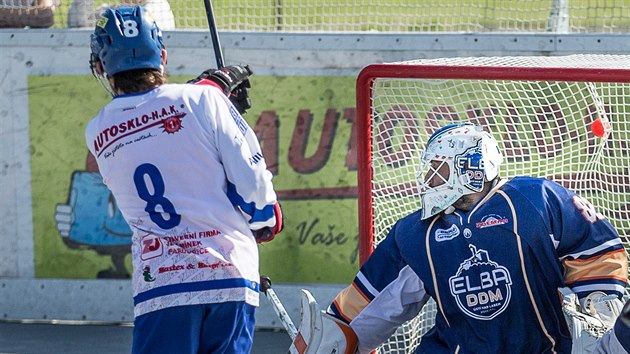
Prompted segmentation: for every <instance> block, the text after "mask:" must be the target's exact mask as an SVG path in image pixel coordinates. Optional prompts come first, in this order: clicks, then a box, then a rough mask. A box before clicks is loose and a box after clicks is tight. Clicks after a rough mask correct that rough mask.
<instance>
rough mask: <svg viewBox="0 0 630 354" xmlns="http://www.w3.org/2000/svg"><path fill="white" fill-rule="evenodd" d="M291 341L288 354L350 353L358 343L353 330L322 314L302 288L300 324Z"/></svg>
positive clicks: (313, 300) (310, 295) (324, 313)
mask: <svg viewBox="0 0 630 354" xmlns="http://www.w3.org/2000/svg"><path fill="white" fill-rule="evenodd" d="M292 339H293V343H291V346H290V347H289V353H291V354H333V353H335V354H352V353H356V350H357V344H358V340H357V336H356V334H354V331H353V330H352V328H350V326H348V325H347V324H346V323H344V322H342V321H340V320H338V319H336V318H334V317H332V316H330V315H329V314H327V313H326V312H324V311H322V310H321V309H320V307H319V305H318V304H317V301H316V300H315V298H314V297H313V295H312V294H311V293H310V292H309V291H308V290H305V289H302V322H301V323H300V327H299V329H298V332H297V335H296V336H295V338H292Z"/></svg>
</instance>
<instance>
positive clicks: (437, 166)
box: [416, 124, 503, 220]
mask: <svg viewBox="0 0 630 354" xmlns="http://www.w3.org/2000/svg"><path fill="white" fill-rule="evenodd" d="M502 161H503V156H502V155H501V151H500V150H499V145H498V143H497V141H496V140H495V139H494V138H493V137H492V135H490V134H489V133H487V132H484V131H483V128H482V127H481V126H477V125H473V124H452V125H448V126H445V127H443V128H441V129H439V130H438V131H436V132H435V133H434V134H433V135H431V137H430V138H429V141H428V142H427V144H426V149H425V150H424V151H423V152H422V153H421V154H420V168H419V170H418V173H417V174H416V178H417V180H418V182H419V184H420V197H421V198H422V219H423V220H424V219H426V218H429V217H431V216H433V215H435V214H438V213H440V212H442V211H444V210H447V208H449V207H451V205H453V203H455V202H456V201H457V200H458V199H459V198H461V197H462V196H464V195H467V194H472V193H478V192H481V191H482V190H483V187H484V183H485V182H487V181H492V180H494V179H495V178H496V177H497V175H498V173H499V166H500V165H501V162H502ZM450 212H452V208H450Z"/></svg>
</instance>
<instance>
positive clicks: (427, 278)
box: [291, 124, 630, 354]
mask: <svg viewBox="0 0 630 354" xmlns="http://www.w3.org/2000/svg"><path fill="white" fill-rule="evenodd" d="M502 160H503V157H502V153H501V151H500V149H499V146H498V144H497V141H496V140H495V139H494V138H493V137H492V136H491V135H490V134H489V133H487V132H484V131H483V130H482V127H479V126H475V125H472V124H456V125H449V126H446V127H443V128H442V129H440V130H438V131H437V132H435V133H434V134H433V135H432V136H431V137H430V138H429V140H428V142H427V144H426V150H425V151H424V152H423V153H422V155H421V169H420V171H419V172H418V180H419V184H420V198H421V200H422V208H421V209H420V210H418V211H416V212H415V213H412V214H411V215H408V216H406V217H403V218H402V219H400V220H399V221H398V222H396V224H395V225H394V226H393V227H392V228H391V230H390V231H389V234H388V235H387V237H386V238H385V239H384V240H383V241H382V242H381V243H380V244H379V245H378V246H377V248H376V249H375V251H374V253H373V254H372V255H371V256H370V258H369V259H368V260H367V261H366V263H365V264H364V265H363V266H362V267H361V269H360V271H359V273H358V275H357V276H356V277H355V278H354V281H353V282H352V284H351V285H350V286H348V287H347V288H345V289H344V290H343V291H341V292H340V293H339V294H338V295H337V296H336V297H335V299H334V301H333V302H332V304H331V305H330V306H329V308H328V310H327V311H326V312H327V313H325V314H323V317H322V318H321V319H317V316H319V314H313V313H308V311H306V317H309V316H310V317H312V316H315V318H316V319H317V321H320V322H317V321H315V322H313V323H321V325H319V326H315V327H311V328H310V329H309V328H307V327H306V326H303V329H302V330H301V332H302V333H301V334H302V337H305V338H307V339H306V340H303V341H302V342H303V343H301V345H300V343H297V342H296V343H294V344H293V345H292V347H291V350H292V351H293V352H306V353H311V352H312V353H332V352H333V351H332V350H331V348H337V350H338V352H341V353H344V352H345V353H353V352H355V350H357V351H358V352H360V353H369V352H370V351H372V350H374V349H375V348H377V347H378V346H379V345H380V344H381V343H383V342H384V341H386V340H387V339H388V338H389V337H390V336H391V335H392V334H393V333H394V332H395V331H396V329H397V328H398V327H399V326H400V325H402V324H403V323H404V322H406V321H408V320H411V319H412V318H414V317H415V316H416V315H418V314H419V312H420V310H421V309H422V308H423V306H424V305H425V304H426V303H427V301H428V300H429V299H430V298H432V299H433V300H435V302H436V304H437V314H436V316H435V325H434V326H433V327H432V328H431V329H430V330H429V331H428V332H427V333H426V334H424V335H423V336H422V339H421V342H420V344H419V346H418V347H417V349H416V353H431V354H436V353H528V354H529V353H571V351H572V349H573V346H574V343H573V342H576V345H577V348H583V349H584V350H585V351H586V350H593V348H594V347H595V346H597V345H598V346H599V348H598V349H597V350H600V351H601V352H608V353H623V352H624V350H625V351H628V348H629V347H630V343H629V342H630V335H629V332H630V330H629V327H628V324H627V322H626V324H624V322H623V319H624V318H626V320H628V319H627V316H628V314H627V312H628V311H627V309H626V311H625V313H626V315H625V316H621V317H619V314H620V312H621V310H622V307H623V302H622V300H621V299H622V295H623V293H624V291H625V290H624V289H625V287H626V285H627V281H628V278H627V277H628V263H627V262H628V255H627V253H626V250H625V249H624V247H623V244H622V242H621V240H620V238H619V236H618V234H617V232H616V231H615V229H614V228H613V227H612V226H611V224H610V223H609V222H608V221H607V220H606V218H605V217H604V215H602V214H601V213H599V212H597V210H596V209H595V207H594V206H593V205H592V204H591V203H589V201H588V200H586V199H585V198H584V197H582V196H579V195H577V194H575V193H574V192H572V191H570V190H568V189H567V188H564V187H563V186H561V185H559V184H557V183H555V182H552V181H550V180H547V179H544V178H533V177H515V178H512V179H503V178H500V174H499V169H500V166H501V163H502ZM559 289H567V291H566V294H568V295H567V296H564V297H563V296H561V295H560V292H559ZM571 296H572V297H573V298H574V299H575V301H574V303H573V304H570V303H571V301H570V300H564V299H565V298H566V299H570V298H571ZM565 302H566V303H565ZM563 303H565V304H564V306H563ZM618 318H619V320H617V319H618ZM615 321H617V325H616V326H615V325H614V324H615ZM303 323H305V321H304V320H303ZM613 327H614V328H615V330H610V329H611V328H613ZM318 328H322V331H323V335H322V334H321V333H317V332H318V331H319V330H318ZM598 330H599V332H598ZM311 332H312V333H311ZM602 336H603V337H604V338H601V337H602ZM304 342H305V343H306V345H304ZM578 342H579V343H578ZM304 347H306V348H307V350H306V351H304V350H301V349H300V348H302V349H303V348H304ZM309 347H310V348H309Z"/></svg>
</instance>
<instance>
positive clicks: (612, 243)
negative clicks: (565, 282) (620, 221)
mask: <svg viewBox="0 0 630 354" xmlns="http://www.w3.org/2000/svg"><path fill="white" fill-rule="evenodd" d="M621 250H623V244H622V243H621V240H620V239H619V238H615V239H613V240H609V241H606V242H604V243H602V244H599V245H597V246H596V247H592V248H589V249H586V250H582V251H580V252H576V253H571V254H567V255H565V256H562V257H560V260H566V259H586V260H587V259H588V258H591V257H594V256H597V255H600V254H603V253H608V252H611V251H621Z"/></svg>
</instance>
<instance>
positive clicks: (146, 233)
mask: <svg viewBox="0 0 630 354" xmlns="http://www.w3.org/2000/svg"><path fill="white" fill-rule="evenodd" d="M86 141H87V145H88V148H89V150H90V152H91V153H92V154H93V155H94V157H95V158H96V161H97V163H98V167H99V169H100V173H101V175H102V176H103V181H104V183H105V184H106V185H107V186H108V188H109V189H110V190H111V191H112V194H113V196H114V198H115V200H114V199H112V201H111V202H112V207H114V206H115V205H116V204H115V203H117V205H118V207H119V209H120V210H121V212H122V214H123V216H124V217H125V220H126V221H127V223H128V224H129V226H130V227H131V229H132V230H133V243H132V257H133V268H134V270H133V296H134V305H135V311H134V312H135V315H136V316H140V315H142V314H145V313H148V312H151V311H155V310H159V309H163V308H167V307H172V306H180V305H192V304H202V303H218V302H227V301H245V302H247V303H249V304H251V305H254V306H258V282H259V273H258V248H257V245H256V241H255V239H254V236H253V235H252V233H251V231H250V230H256V229H260V228H262V227H265V226H274V225H275V223H276V220H275V214H274V210H273V207H274V204H275V203H276V194H275V192H274V190H273V186H272V182H271V180H272V175H271V173H270V172H269V171H268V170H267V167H266V164H265V160H264V158H263V156H262V152H261V149H260V145H259V143H258V140H257V138H256V135H255V133H254V131H253V130H252V129H251V128H250V127H249V125H248V124H247V123H246V122H245V120H244V119H243V117H242V116H241V115H240V114H239V113H238V111H237V110H236V109H235V108H234V107H233V106H232V104H231V103H230V102H229V100H228V99H227V97H225V96H224V95H223V93H221V92H220V91H219V90H218V89H216V88H215V87H213V86H206V85H190V84H168V85H163V86H161V87H158V88H156V89H153V90H151V91H148V92H144V93H141V94H129V95H121V96H117V97H115V98H114V99H113V100H112V101H111V102H110V103H108V104H107V105H106V106H105V107H104V108H103V109H102V110H101V111H100V112H99V113H98V115H97V116H96V117H95V118H93V119H92V120H91V121H90V122H89V124H88V126H87V128H86Z"/></svg>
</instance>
